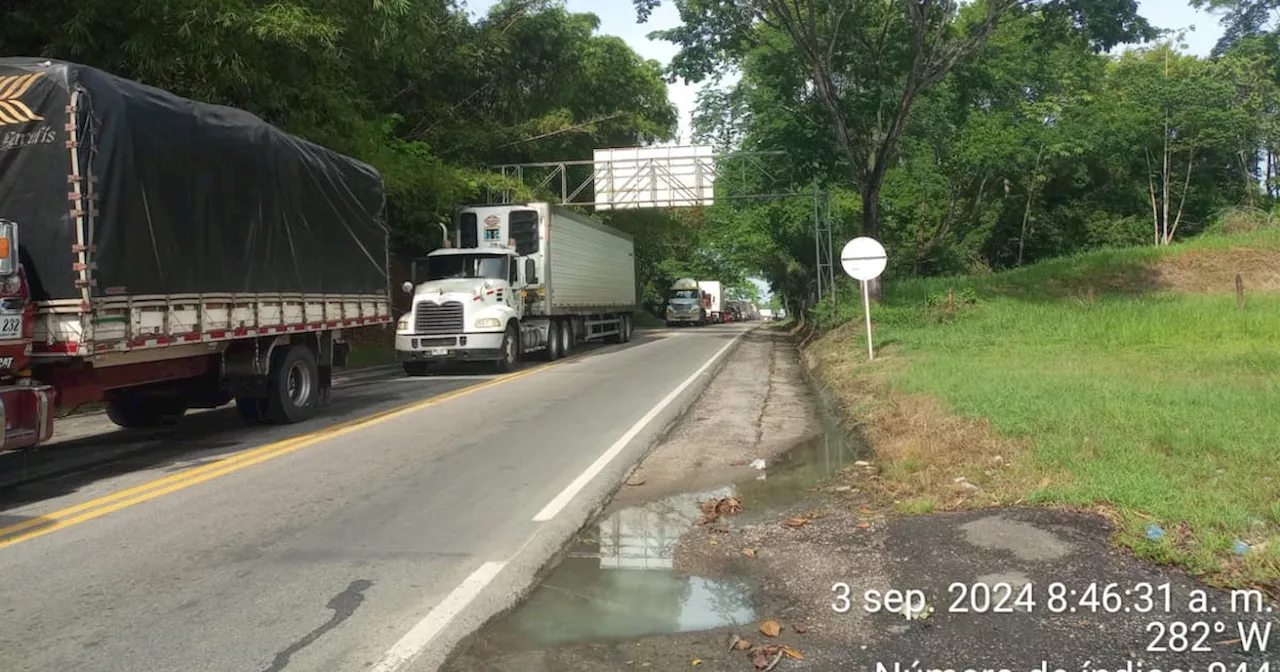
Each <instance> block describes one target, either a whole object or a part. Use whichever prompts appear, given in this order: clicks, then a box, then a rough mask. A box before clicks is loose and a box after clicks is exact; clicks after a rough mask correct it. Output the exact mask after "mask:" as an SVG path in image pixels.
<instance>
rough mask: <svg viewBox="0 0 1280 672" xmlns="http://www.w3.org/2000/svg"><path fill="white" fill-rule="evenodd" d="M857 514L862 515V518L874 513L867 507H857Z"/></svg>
mask: <svg viewBox="0 0 1280 672" xmlns="http://www.w3.org/2000/svg"><path fill="white" fill-rule="evenodd" d="M858 513H861V514H862V515H864V516H869V515H871V514H872V513H874V512H873V511H872V510H871V507H869V506H863V507H859V508H858Z"/></svg>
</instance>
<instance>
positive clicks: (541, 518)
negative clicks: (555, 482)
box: [533, 330, 750, 523]
mask: <svg viewBox="0 0 1280 672" xmlns="http://www.w3.org/2000/svg"><path fill="white" fill-rule="evenodd" d="M748 331H750V330H748ZM746 334H747V332H746V331H744V332H742V333H740V334H738V335H737V336H735V337H734V338H733V340H732V341H729V342H728V343H725V344H724V347H722V348H720V350H718V351H717V352H716V354H714V355H712V356H711V358H710V359H708V360H707V361H706V362H705V363H703V365H702V366H701V367H700V368H699V369H698V370H697V371H694V372H693V375H691V376H689V377H688V378H685V379H684V382H683V383H680V386H679V387H677V388H676V389H674V390H672V391H671V393H670V394H668V395H667V396H666V397H664V398H663V399H662V401H659V402H658V405H657V406H654V407H653V408H651V409H649V412H648V413H645V414H644V417H642V418H640V420H638V421H637V422H636V424H634V425H632V426H631V429H628V430H627V433H626V434H623V435H622V437H621V438H619V439H618V440H617V441H614V442H613V445H612V446H609V449H608V450H606V451H604V454H602V455H601V456H600V457H598V458H596V461H595V462H592V463H591V466H589V467H587V468H586V470H585V471H583V472H582V473H581V474H578V477H577V478H575V479H573V482H572V483H570V484H569V485H568V486H566V487H565V489H564V490H561V491H560V494H558V495H556V496H555V498H553V499H552V500H551V501H550V502H547V505H546V506H544V507H542V510H541V511H539V512H538V514H537V515H536V516H534V517H533V522H535V523H545V522H546V521H548V520H551V519H552V518H555V517H556V515H557V514H559V513H560V511H561V510H563V509H564V507H565V506H568V504H569V502H571V501H573V498H574V497H576V496H577V495H578V493H579V492H581V491H582V489H583V488H585V487H587V484H588V483H590V482H591V479H593V478H595V477H596V476H599V475H600V472H602V471H604V468H605V467H607V466H609V463H610V462H612V461H613V459H614V458H615V457H617V456H618V454H619V453H621V452H622V450H623V449H624V448H626V447H627V444H629V443H631V440H632V439H634V438H636V435H637V434H639V433H640V432H641V431H643V430H644V428H645V427H646V426H647V425H648V424H649V423H651V422H653V419H654V418H656V417H658V414H659V413H661V412H662V411H663V409H665V408H666V407H667V406H670V405H671V402H673V401H675V400H676V397H679V396H680V393H681V392H684V391H685V390H686V389H688V387H689V386H690V385H692V384H693V381H695V380H697V379H698V377H699V376H701V375H702V374H703V373H706V371H707V369H709V368H711V365H712V364H714V363H715V362H716V360H718V359H720V356H721V355H723V354H724V353H725V351H727V350H728V349H729V348H730V347H732V346H733V344H734V343H737V342H738V339H740V338H742V337H743V336H745V335H746Z"/></svg>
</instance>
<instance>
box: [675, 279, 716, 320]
mask: <svg viewBox="0 0 1280 672" xmlns="http://www.w3.org/2000/svg"><path fill="white" fill-rule="evenodd" d="M706 323H707V309H706V308H704V307H703V305H702V290H700V289H698V281H697V280H694V279H693V278H680V279H679V280H676V281H675V282H674V283H672V285H671V289H670V290H668V291H667V326H668V327H674V326H678V325H689V324H692V325H695V326H702V325H704V324H706Z"/></svg>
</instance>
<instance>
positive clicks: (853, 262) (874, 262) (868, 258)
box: [840, 236, 889, 359]
mask: <svg viewBox="0 0 1280 672" xmlns="http://www.w3.org/2000/svg"><path fill="white" fill-rule="evenodd" d="M888 265H889V255H887V254H885V251H884V246H883V245H881V244H880V242H879V241H877V240H876V239H875V238H868V237H866V236H859V237H857V238H854V239H853V240H851V241H849V242H847V243H845V245H844V249H843V250H841V251H840V266H842V267H843V268H844V272H845V273H847V274H848V275H849V277H851V278H853V279H854V280H857V281H859V282H861V283H862V314H863V315H865V316H866V318H867V359H875V358H876V352H875V349H874V348H872V346H871V296H870V293H869V292H868V291H867V283H868V282H870V281H872V280H875V279H876V278H878V277H880V274H881V273H884V269H885V267H886V266H888Z"/></svg>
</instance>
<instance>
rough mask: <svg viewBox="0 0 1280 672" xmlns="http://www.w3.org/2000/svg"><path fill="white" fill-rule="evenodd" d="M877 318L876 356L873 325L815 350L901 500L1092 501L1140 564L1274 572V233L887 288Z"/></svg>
mask: <svg viewBox="0 0 1280 672" xmlns="http://www.w3.org/2000/svg"><path fill="white" fill-rule="evenodd" d="M1237 274H1239V275H1240V278H1241V280H1242V283H1243V288H1244V303H1243V306H1242V307H1241V306H1238V305H1237V295H1236V276H1237ZM842 303H843V310H844V311H845V312H846V313H847V315H846V317H857V318H861V303H860V301H858V300H856V299H855V298H853V295H852V294H850V296H849V297H848V298H843V299H842ZM872 318H873V321H874V332H873V333H874V336H875V340H876V341H877V342H878V344H879V350H878V352H877V357H876V361H875V362H871V363H868V362H867V361H866V346H865V340H864V339H865V336H864V334H863V332H862V330H861V327H860V325H861V319H853V320H851V321H850V322H848V323H846V324H845V325H844V326H843V327H840V328H838V329H835V330H834V331H832V332H830V333H828V334H826V335H824V336H823V337H821V338H820V339H818V340H817V341H816V342H814V343H813V344H812V345H811V346H810V348H809V350H808V352H809V355H810V356H811V357H812V361H815V362H817V363H818V364H819V366H820V371H821V373H822V375H823V377H824V379H825V381H826V382H827V384H828V385H831V386H832V387H833V389H834V390H835V391H836V393H837V394H838V395H839V397H840V398H841V399H842V400H843V402H844V403H845V404H846V407H847V410H848V411H849V412H850V415H851V417H852V418H853V419H855V420H856V421H857V422H859V423H860V425H861V427H860V428H861V430H862V431H863V433H864V434H865V435H866V437H867V439H868V441H869V443H870V444H871V446H872V447H873V448H874V449H875V451H876V455H877V466H878V467H879V469H880V475H881V476H882V477H883V480H882V481H881V482H880V483H879V485H878V486H877V487H878V488H879V491H880V494H881V495H883V496H884V497H885V499H886V502H887V503H892V504H893V505H894V506H896V508H897V509H898V510H899V511H901V512H904V513H924V512H929V511H935V510H941V509H946V508H964V507H970V506H989V505H999V504H1012V503H1019V502H1036V503H1045V504H1054V505H1065V506H1071V507H1081V508H1087V509H1090V510H1096V511H1101V512H1103V513H1104V514H1106V515H1108V516H1110V517H1111V518H1112V519H1113V520H1115V521H1116V523H1117V524H1118V529H1119V535H1118V541H1119V542H1120V543H1122V544H1125V545H1127V546H1129V547H1131V548H1132V549H1133V550H1134V551H1135V552H1137V553H1138V554H1139V555H1142V556H1145V557H1148V558H1152V559H1155V560H1159V561H1166V562H1175V563H1178V564H1181V565H1183V566H1185V567H1186V568H1188V569H1189V570H1191V571H1192V572H1194V573H1197V574H1201V575H1212V577H1211V578H1213V579H1214V580H1216V581H1221V582H1226V583H1231V584H1241V583H1270V584H1271V585H1273V586H1276V585H1277V584H1276V583H1275V582H1276V581H1280V442H1278V440H1277V430H1280V232H1277V231H1274V230H1272V231H1260V232H1255V233H1249V234H1243V235H1235V236H1214V237H1204V238H1200V239H1197V240H1195V241H1193V242H1190V243H1186V244H1182V245H1178V246H1175V247H1171V248H1167V249H1156V248H1153V247H1149V248H1139V249H1127V250H1109V251H1104V252H1098V253H1093V254H1088V255H1082V256H1078V257H1074V258H1068V259H1060V260H1055V261H1052V262H1048V263H1043V264H1038V265H1036V266H1031V267H1027V268H1024V269H1021V270H1017V271H1013V272H1007V273H999V274H989V275H983V276H969V277H957V278H946V279H926V280H910V281H903V282H890V283H887V285H886V289H885V300H884V303H883V305H881V306H878V307H875V308H873V311H872ZM960 477H964V479H966V480H967V481H968V482H969V483H971V484H972V485H966V484H965V483H963V482H959V483H958V482H957V481H956V479H958V478H960ZM974 486H976V487H974ZM1149 523H1156V524H1158V525H1160V526H1161V528H1162V529H1163V530H1164V538H1163V540H1160V541H1156V542H1153V541H1150V540H1148V539H1147V538H1146V535H1145V534H1144V530H1145V528H1146V527H1147V525H1148V524H1149ZM1236 540H1243V541H1245V542H1247V543H1249V544H1251V545H1252V548H1251V549H1250V550H1249V551H1248V552H1246V553H1244V554H1243V555H1240V554H1239V553H1238V552H1236V551H1233V547H1234V546H1235V542H1236Z"/></svg>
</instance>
